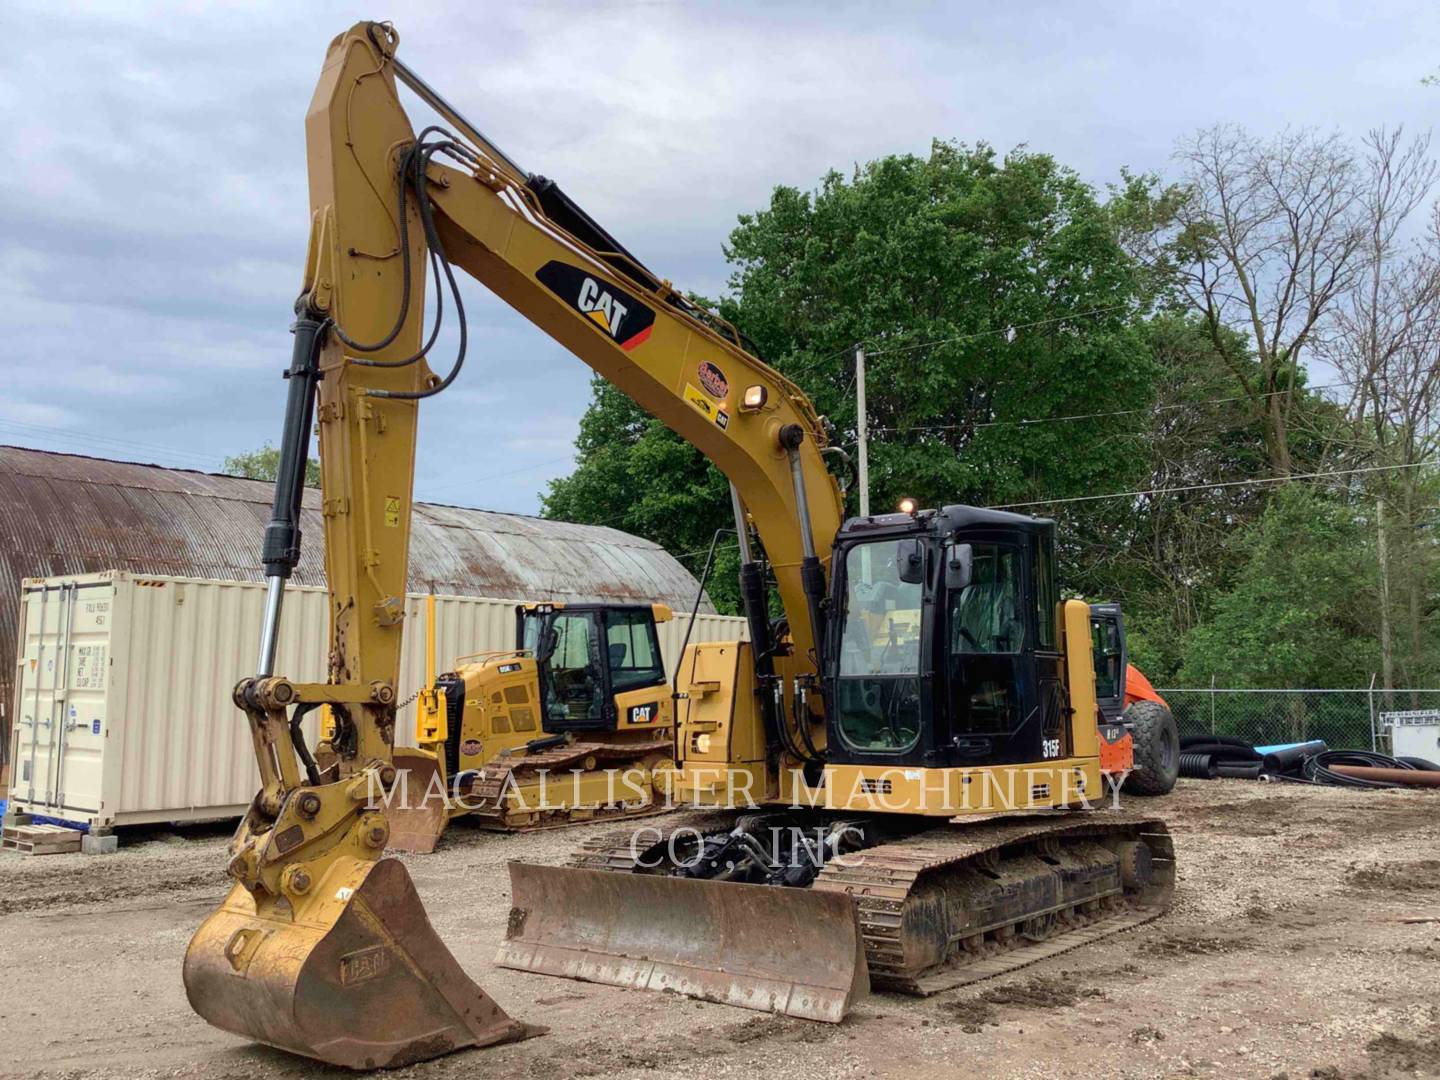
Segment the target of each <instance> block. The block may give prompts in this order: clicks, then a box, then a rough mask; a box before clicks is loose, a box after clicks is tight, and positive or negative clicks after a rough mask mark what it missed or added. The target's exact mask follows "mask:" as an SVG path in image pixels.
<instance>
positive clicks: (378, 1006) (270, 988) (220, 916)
mask: <svg viewBox="0 0 1440 1080" xmlns="http://www.w3.org/2000/svg"><path fill="white" fill-rule="evenodd" d="M185 992H186V994H187V996H188V997H189V999H190V1005H191V1007H192V1008H194V1010H195V1011H196V1012H198V1013H199V1014H200V1015H201V1016H203V1017H204V1018H205V1019H206V1020H208V1021H209V1022H210V1023H212V1024H214V1025H215V1026H216V1027H218V1028H222V1029H224V1030H226V1031H230V1032H233V1033H235V1034H237V1035H241V1036H244V1037H246V1038H250V1039H255V1040H258V1041H259V1042H263V1043H268V1044H269V1045H271V1046H276V1047H279V1048H281V1049H282V1050H288V1051H290V1052H292V1053H296V1054H304V1055H305V1056H307V1057H312V1058H316V1059H318V1060H320V1061H324V1062H328V1063H329V1064H332V1065H341V1066H345V1067H346V1068H351V1069H384V1068H395V1067H398V1066H401V1065H408V1064H410V1063H412V1062H417V1061H424V1060H427V1059H429V1058H433V1057H437V1056H439V1055H441V1054H445V1053H449V1052H450V1051H453V1050H461V1049H465V1048H467V1047H483V1046H492V1045H494V1044H497V1043H504V1042H511V1041H514V1040H518V1039H523V1038H527V1037H529V1036H530V1035H534V1034H539V1029H536V1028H533V1027H531V1026H529V1025H526V1024H522V1023H520V1022H519V1021H516V1020H512V1019H511V1018H510V1017H509V1016H507V1015H506V1014H505V1012H504V1011H503V1010H502V1009H501V1008H500V1007H499V1006H498V1005H496V1004H495V1002H494V1001H492V1000H491V999H490V997H489V996H488V995H486V993H485V992H484V991H483V990H481V989H480V987H479V986H477V985H476V984H475V983H474V982H472V981H471V980H470V978H469V977H468V976H467V975H466V974H465V973H464V971H462V970H461V968H460V965H459V964H458V963H457V962H456V960H455V958H454V957H453V956H452V955H451V954H450V951H449V950H448V949H446V947H445V946H444V944H442V943H441V941H440V939H439V937H438V936H436V934H435V931H434V929H433V928H432V927H431V925H430V920H429V919H428V918H427V917H426V915H425V909H424V907H423V906H422V904H421V903H420V898H419V896H417V895H416V893H415V887H414V885H413V884H411V881H410V875H409V874H408V873H407V872H406V870H405V867H404V866H403V865H402V864H401V863H400V862H398V861H396V860H395V859H382V860H380V861H379V862H375V863H371V862H366V861H364V860H358V859H351V858H341V859H337V860H336V861H335V862H334V863H332V864H331V866H330V867H329V869H328V870H327V871H326V873H325V876H324V877H323V878H322V879H321V880H320V881H319V882H318V883H317V884H316V885H315V886H314V887H313V888H312V889H311V890H309V895H308V896H307V897H306V898H305V899H304V901H303V902H301V903H297V904H296V905H295V907H294V910H293V912H292V911H291V910H290V908H289V907H288V905H286V906H282V905H278V904H276V905H270V906H269V908H268V910H257V908H256V903H255V900H254V897H253V896H252V895H251V893H250V892H249V891H248V890H247V889H245V888H244V887H243V886H241V885H236V886H235V887H234V888H233V889H231V891H230V895H229V897H228V898H227V899H226V900H225V903H224V904H223V905H222V906H221V907H220V908H219V909H218V910H217V911H215V912H214V913H213V914H212V915H211V916H210V917H209V918H208V919H206V921H205V922H204V923H203V924H202V925H201V927H200V929H199V930H198V931H197V932H196V934H195V937H194V938H193V939H192V940H191V942H190V947H189V948H188V949H187V950H186V953H185Z"/></svg>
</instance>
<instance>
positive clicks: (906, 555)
mask: <svg viewBox="0 0 1440 1080" xmlns="http://www.w3.org/2000/svg"><path fill="white" fill-rule="evenodd" d="M895 572H896V573H897V574H899V575H900V580H901V581H903V582H905V584H906V585H919V584H921V583H922V582H924V580H925V545H924V544H922V543H921V542H920V541H919V540H901V541H900V542H899V544H898V545H897V546H896V549H895Z"/></svg>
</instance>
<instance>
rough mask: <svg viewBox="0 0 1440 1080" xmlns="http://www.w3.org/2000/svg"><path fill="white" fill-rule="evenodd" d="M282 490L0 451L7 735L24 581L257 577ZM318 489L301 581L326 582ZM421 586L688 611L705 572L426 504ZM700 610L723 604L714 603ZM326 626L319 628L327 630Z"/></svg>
mask: <svg viewBox="0 0 1440 1080" xmlns="http://www.w3.org/2000/svg"><path fill="white" fill-rule="evenodd" d="M271 493H272V491H271V485H270V484H268V483H265V482H263V481H258V480H246V479H243V478H241V477H235V476H217V475H214V474H210V473H200V472H190V471H187V470H183V469H163V468H159V467H157V466H153V465H138V464H132V463H129V462H121V461H108V460H105V459H103V458H90V457H82V456H79V455H71V454H54V453H48V452H45V451H40V450H27V449H23V448H20V447H10V446H0V505H3V506H4V507H5V513H4V514H0V729H3V728H4V727H5V725H6V724H8V722H9V713H10V710H11V707H12V703H13V700H14V686H13V683H14V670H15V666H14V665H15V636H16V614H17V611H18V595H17V594H18V589H19V583H20V580H21V579H22V578H25V577H36V578H39V577H53V576H56V575H62V574H65V575H71V574H87V573H97V572H102V571H109V570H124V571H128V572H131V573H138V574H168V575H172V576H180V577H192V578H206V579H223V580H233V581H258V580H260V577H261V573H262V571H261V569H260V550H259V545H260V538H261V534H262V532H263V530H264V524H265V521H266V520H267V518H268V515H269V511H270V500H271ZM319 510H320V493H319V492H318V491H314V490H309V491H306V492H305V497H304V507H303V510H302V515H301V516H302V521H301V527H302V529H303V530H304V533H305V535H306V537H307V540H308V542H307V543H306V544H305V546H304V551H303V553H302V555H301V559H300V565H299V566H298V567H297V568H296V571H295V575H294V577H293V578H292V581H293V583H294V584H295V585H299V586H323V585H324V584H325V569H324V551H323V545H322V544H321V543H320V537H321V535H322V533H323V526H322V521H321V517H320V512H319ZM410 567H411V570H410V582H409V588H410V590H411V591H412V592H426V591H431V590H433V591H435V592H436V593H444V594H447V595H458V596H472V597H486V596H489V597H494V596H515V597H521V598H524V599H529V600H568V601H571V602H580V601H595V600H617V601H629V602H638V603H652V602H656V601H658V602H661V603H665V604H669V605H670V606H671V607H673V608H675V609H676V610H677V611H678V610H686V611H688V610H689V609H690V606H691V604H692V602H693V601H694V596H695V587H696V583H695V579H694V577H693V576H692V575H691V574H690V572H689V571H688V570H686V569H685V567H684V566H682V565H681V564H680V563H679V562H677V561H676V560H675V559H673V558H672V557H671V556H670V555H669V554H667V553H666V552H665V551H664V549H663V548H661V547H660V546H659V545H657V544H653V543H651V542H649V541H647V540H641V539H639V538H637V537H634V536H630V535H628V534H627V533H624V532H621V531H619V530H618V529H610V528H605V527H601V526H593V525H575V524H571V523H568V522H558V521H548V520H545V519H542V518H532V517H525V516H522V515H518V514H503V513H495V512H492V511H486V510H471V509H467V508H464V507H458V506H442V505H434V504H428V503H416V504H415V507H414V513H413V515H412V525H411V556H410ZM702 610H705V611H707V612H708V611H712V610H713V609H712V608H711V607H710V605H709V602H708V600H707V601H706V602H705V603H704V605H703V607H702ZM324 633H325V631H323V630H322V631H321V636H322V637H323V636H324Z"/></svg>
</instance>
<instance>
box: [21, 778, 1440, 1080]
mask: <svg viewBox="0 0 1440 1080" xmlns="http://www.w3.org/2000/svg"><path fill="white" fill-rule="evenodd" d="M1143 805H1144V809H1146V810H1147V811H1149V810H1153V811H1154V812H1157V813H1160V814H1162V815H1164V816H1165V817H1166V818H1167V819H1168V820H1169V821H1170V824H1171V829H1172V830H1173V832H1174V833H1175V837H1176V849H1177V854H1178V859H1179V863H1180V884H1179V888H1178V890H1177V896H1176V902H1175V906H1174V908H1173V909H1172V910H1171V912H1170V913H1169V914H1167V915H1166V916H1164V917H1163V918H1161V919H1159V920H1158V921H1156V922H1154V923H1151V924H1149V925H1148V926H1145V927H1142V928H1140V929H1138V930H1132V931H1130V932H1128V933H1126V934H1122V935H1119V936H1116V937H1111V938H1109V939H1106V940H1104V941H1101V942H1098V943H1095V944H1092V945H1087V946H1084V947H1082V948H1079V949H1076V950H1074V951H1072V952H1069V953H1066V954H1064V955H1062V956H1058V957H1055V958H1052V959H1050V960H1047V961H1044V962H1042V963H1040V964H1036V965H1034V966H1032V967H1030V968H1027V969H1025V970H1022V971H1018V972H1014V973H1011V974H1010V975H1007V976H1004V977H1002V978H999V979H995V980H992V981H990V982H986V983H980V984H977V985H972V986H969V987H965V988H962V989H959V990H953V991H950V992H948V993H944V994H940V995H937V996H936V997H932V998H928V999H915V998H904V997H897V996H892V995H888V994H885V995H881V994H877V995H872V996H871V997H869V998H867V999H866V1000H864V1001H862V1002H861V1003H860V1004H859V1005H858V1006H857V1007H856V1008H855V1009H854V1011H853V1012H852V1014H851V1015H850V1017H849V1018H848V1019H847V1020H846V1021H845V1022H844V1023H843V1024H839V1025H833V1026H832V1025H823V1024H812V1023H806V1022H802V1021H792V1020H786V1019H779V1018H776V1017H772V1016H767V1015H761V1014H758V1013H752V1012H747V1011H744V1010H741V1009H735V1008H730V1007H728V1006H722V1005H711V1004H707V1003H699V1002H694V1001H689V1000H686V999H683V998H680V997H676V996H671V995H661V994H650V993H645V992H641V991H627V990H620V989H615V988H611V987H602V986H593V985H588V984H583V983H575V982H569V981H564V980H559V979H551V978H546V977H544V976H538V975H526V974H521V973H519V972H514V971H505V970H501V969H498V968H495V967H494V966H493V965H492V964H491V958H492V956H493V953H494V950H495V945H496V943H497V942H498V941H499V940H500V938H501V936H502V934H503V932H504V926H505V920H506V916H507V914H508V909H509V900H508V879H507V876H506V873H505V862H506V860H508V859H513V858H524V859H527V860H531V861H538V862H555V863H558V862H561V861H563V859H564V857H565V854H566V853H567V852H568V851H569V849H570V848H571V847H572V846H574V845H575V844H576V843H578V842H579V841H580V840H581V839H582V838H583V837H584V836H585V835H586V833H587V830H586V829H570V830H561V831H556V832H549V833H541V834H536V835H532V836H528V837H514V836H500V835H494V834H489V833H484V832H481V831H479V830H475V829H470V828H465V827H463V826H462V827H457V828H453V829H452V830H451V832H450V833H449V834H448V835H447V837H446V839H445V841H444V843H443V845H442V847H441V849H440V851H439V852H437V853H436V854H434V855H431V856H414V857H407V859H406V861H407V863H408V865H409V867H410V870H411V873H412V875H413V876H414V878H415V880H416V885H417V887H418V888H419V890H420V894H421V896H422V897H423V898H424V899H425V902H426V905H427V908H428V910H429V913H430V917H431V919H432V921H433V922H434V923H435V926H436V928H437V929H438V930H439V932H440V934H441V936H442V937H443V938H444V939H445V941H446V942H447V943H448V944H449V945H450V948H451V949H452V950H453V951H454V953H455V955H456V956H457V958H458V959H459V961H460V963H461V964H462V965H463V966H464V967H465V968H466V970H467V971H469V972H470V974H471V975H473V976H474V977H475V978H476V980H477V981H479V982H480V983H481V984H482V985H483V986H484V987H485V988H486V989H487V990H488V991H489V992H490V993H491V994H492V995H493V996H494V997H495V998H496V999H498V1001H499V1002H500V1003H501V1005H503V1006H504V1007H505V1008H506V1009H508V1010H509V1011H510V1012H511V1013H512V1015H515V1016H518V1017H520V1018H523V1019H525V1020H527V1021H531V1022H533V1023H539V1024H545V1025H548V1026H549V1028H550V1032H549V1034H547V1035H544V1036H542V1037H540V1038H536V1039H532V1040H530V1041H528V1042H524V1043H521V1044H518V1045H512V1046H507V1047H502V1048H500V1049H497V1050H487V1051H473V1052H468V1053H461V1054H455V1055H452V1056H450V1057H448V1058H444V1059H442V1060H440V1061H435V1062H430V1063H427V1064H425V1065H421V1066H414V1067H411V1068H408V1069H403V1070H398V1071H396V1072H394V1073H391V1074H387V1075H391V1076H395V1077H412V1076H413V1077H426V1078H429V1077H455V1078H460V1077H472V1076H513V1077H521V1078H537V1080H538V1078H552V1077H557V1076H584V1077H607V1078H616V1080H621V1078H626V1077H641V1076H654V1075H657V1074H658V1075H661V1076H676V1077H707V1078H709V1077H725V1076H735V1077H747V1076H755V1075H760V1076H777V1077H795V1078H801V1077H817V1078H818V1077H832V1076H856V1077H872V1076H873V1077H906V1078H911V1080H928V1078H931V1077H937V1078H938V1077H942V1076H943V1077H953V1076H965V1075H982V1074H983V1075H986V1076H990V1077H1047V1078H1050V1077H1069V1076H1076V1077H1080V1076H1084V1077H1156V1076H1212V1077H1268V1078H1273V1077H1280V1076H1285V1077H1288V1078H1291V1080H1298V1078H1301V1077H1318V1078H1322V1080H1339V1078H1342V1077H1345V1078H1352V1077H1353V1078H1370V1080H1381V1078H1390V1077H1402V1076H1405V1077H1408V1076H1440V922H1430V923H1404V922H1402V921H1401V920H1402V918H1404V917H1406V916H1411V917H1413V916H1426V915H1428V916H1436V917H1440V846H1437V840H1440V795H1437V794H1436V793H1434V792H1429V793H1421V792H1391V791H1375V792H1363V791H1362V792H1346V791H1341V790H1332V789H1314V788H1302V787H1291V786H1276V785H1266V784H1258V783H1253V782H1245V781H1216V782H1211V783H1206V782H1203V781H1181V784H1180V787H1179V788H1178V789H1177V791H1176V792H1175V793H1174V794H1173V795H1171V796H1169V797H1167V798H1164V799H1158V800H1149V801H1147V802H1145V803H1144V804H1143ZM228 831H229V830H228V827H223V828H222V827H209V828H203V827H202V828H191V829H187V830H185V831H183V832H179V831H163V830H162V831H149V832H143V833H133V834H127V835H122V840H121V844H122V846H121V850H120V853H119V854H118V855H115V856H110V857H86V856H83V855H51V856H40V857H25V856H20V855H14V854H10V853H7V854H6V855H4V856H0V988H3V989H0V1076H3V1077H7V1078H8V1077H56V1078H61V1077H63V1078H65V1080H89V1078H99V1077H127V1078H129V1077H135V1078H151V1077H156V1078H158V1077H197V1078H203V1080H222V1078H230V1077H234V1078H237V1080H239V1078H245V1080H254V1078H267V1080H268V1078H280V1077H287V1078H288V1077H304V1076H315V1075H324V1074H331V1075H334V1076H337V1077H338V1076H343V1075H351V1074H348V1073H343V1072H340V1071H338V1070H334V1071H333V1072H332V1071H331V1070H326V1069H323V1068H319V1067H316V1066H315V1065H313V1064H312V1063H309V1062H304V1061H301V1060H299V1059H296V1058H293V1057H290V1056H288V1055H286V1054H283V1053H280V1052H278V1051H274V1050H270V1049H268V1048H265V1047H262V1046H258V1045H255V1044H250V1043H246V1042H244V1041H242V1040H239V1039H236V1038H233V1037H231V1036H229V1035H226V1034H224V1033H222V1032H220V1031H217V1030H215V1029H212V1028H210V1027H209V1026H207V1025H206V1024H205V1023H204V1022H203V1021H201V1020H200V1019H199V1018H198V1017H196V1016H195V1015H194V1014H193V1013H192V1012H191V1011H190V1009H189V1007H188V1006H187V1004H186V1001H185V993H184V989H183V987H182V986H181V982H180V961H181V956H182V955H183V953H184V949H185V945H186V942H187V941H188V939H189V937H190V934H191V932H192V931H193V930H194V928H195V927H196V925H198V923H199V922H200V920H201V918H202V917H203V916H204V914H205V913H206V911H207V910H208V909H209V908H210V907H211V906H212V905H214V904H215V903H216V902H217V901H218V900H219V899H220V897H221V895H222V893H223V891H224V888H223V880H224V879H223V867H224V863H225V859H224V857H223V849H224V845H225V841H226V839H227V836H228Z"/></svg>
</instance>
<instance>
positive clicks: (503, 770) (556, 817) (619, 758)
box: [465, 740, 673, 832]
mask: <svg viewBox="0 0 1440 1080" xmlns="http://www.w3.org/2000/svg"><path fill="white" fill-rule="evenodd" d="M672 749H673V747H672V746H671V744H670V742H669V741H668V740H667V741H663V742H648V743H623V744H621V743H582V742H577V743H570V744H569V745H567V746H556V747H553V748H551V749H549V750H541V751H540V752H539V753H533V754H523V755H522V754H509V755H502V756H500V757H497V758H495V759H494V760H493V761H490V762H489V763H488V764H486V765H485V766H484V767H483V768H482V769H481V770H480V775H479V776H478V777H476V778H475V780H474V781H473V782H472V783H471V785H470V788H469V790H468V792H466V795H465V799H466V804H467V806H473V809H468V810H467V811H466V816H468V817H471V818H473V819H474V820H475V822H476V823H477V824H479V825H480V826H481V827H482V828H487V829H499V830H502V831H505V832H538V831H539V830H542V829H561V828H564V827H566V826H567V825H579V824H585V823H592V822H597V821H606V820H619V819H621V818H634V817H649V816H651V815H653V814H658V813H661V812H662V811H663V809H664V807H663V806H658V805H647V806H644V807H642V808H639V809H635V810H628V809H626V808H625V807H623V806H618V807H613V808H612V807H606V808H604V809H601V810H587V811H583V814H584V816H583V817H576V816H574V815H573V814H571V813H565V812H562V811H547V812H546V814H547V816H546V817H544V818H542V819H540V820H539V821H535V822H532V823H530V824H527V825H511V824H509V823H508V821H507V819H506V814H505V811H504V809H503V808H502V807H501V806H500V805H499V804H498V803H497V800H498V799H499V798H500V796H501V795H502V794H503V793H504V792H505V791H506V788H507V786H509V787H515V786H518V785H520V784H524V783H526V782H528V781H530V780H532V779H534V778H535V775H536V774H538V773H539V772H540V770H541V769H545V770H548V771H549V772H551V773H554V772H555V771H556V770H568V769H569V768H571V767H573V766H575V765H577V764H579V765H583V764H584V763H585V761H586V759H588V758H592V757H593V758H594V759H595V765H596V767H597V768H605V767H607V766H608V765H614V764H615V763H616V762H627V763H634V762H638V761H641V760H643V759H644V758H646V757H648V756H649V755H652V754H663V755H665V756H666V757H668V756H669V755H670V752H671V750H672ZM476 803H478V805H475V804H476Z"/></svg>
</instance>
